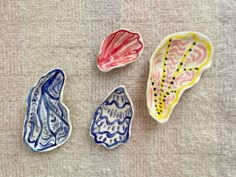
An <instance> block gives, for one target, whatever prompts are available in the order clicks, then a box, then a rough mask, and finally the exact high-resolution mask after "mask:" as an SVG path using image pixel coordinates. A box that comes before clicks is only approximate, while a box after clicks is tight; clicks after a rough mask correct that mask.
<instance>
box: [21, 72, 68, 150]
mask: <svg viewBox="0 0 236 177" xmlns="http://www.w3.org/2000/svg"><path fill="white" fill-rule="evenodd" d="M64 82H65V74H64V72H63V71H62V70H60V69H54V70H52V71H50V72H49V73H47V74H46V75H44V76H42V77H41V78H40V79H39V81H38V83H37V84H36V85H35V86H34V87H33V88H32V89H31V90H30V93H29V96H28V107H27V113H26V117H25V121H24V127H23V142H24V143H25V144H26V145H27V146H28V147H29V148H30V149H31V150H33V151H35V152H45V151H50V150H53V149H55V148H57V147H59V146H61V145H62V144H64V143H65V142H66V141H67V140H68V138H69V137H70V134H71V129H72V127H71V122H70V116H69V110H68V108H67V107H66V106H65V105H64V104H63V103H62V98H63V87H64Z"/></svg>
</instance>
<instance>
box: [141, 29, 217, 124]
mask: <svg viewBox="0 0 236 177" xmlns="http://www.w3.org/2000/svg"><path fill="white" fill-rule="evenodd" d="M212 55H213V46H212V44H211V42H210V40H209V39H208V38H207V37H206V36H205V35H203V34H201V33H197V32H180V33H174V34H171V35H169V36H167V37H166V38H165V39H164V40H163V41H162V42H161V43H160V45H159V46H158V47H157V49H156V50H155V52H154V53H153V55H152V57H151V59H150V70H149V77H148V82H147V94H146V96H147V107H148V110H149V113H150V115H151V116H152V117H153V118H154V119H155V120H157V121H158V122H160V123H164V122H166V121H167V120H168V119H169V117H170V115H171V113H172V111H173V109H174V107H175V105H176V104H177V103H178V101H179V99H180V97H181V95H182V94H183V92H184V91H185V90H186V89H188V88H190V87H192V86H193V85H194V84H196V83H197V82H198V81H199V79H200V77H201V75H202V73H203V71H204V70H206V69H207V68H209V67H210V66H211V63H212Z"/></svg>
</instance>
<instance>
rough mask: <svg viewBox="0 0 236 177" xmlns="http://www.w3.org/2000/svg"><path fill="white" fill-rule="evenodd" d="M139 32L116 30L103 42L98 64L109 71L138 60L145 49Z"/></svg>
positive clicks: (104, 70) (103, 69) (100, 67)
mask: <svg viewBox="0 0 236 177" xmlns="http://www.w3.org/2000/svg"><path fill="white" fill-rule="evenodd" d="M143 47H144V46H143V42H142V38H141V36H140V34H139V33H135V32H131V31H129V30H126V29H121V30H118V31H115V32H113V33H111V34H110V35H108V36H107V37H106V38H105V40H104V41H103V42H102V45H101V48H100V52H99V55H98V58H97V66H98V68H99V69H100V70H101V71H103V72H107V71H110V70H112V69H114V68H118V67H122V66H125V65H127V64H129V63H132V62H134V61H136V60H137V59H138V58H139V56H140V55H141V53H142V51H143Z"/></svg>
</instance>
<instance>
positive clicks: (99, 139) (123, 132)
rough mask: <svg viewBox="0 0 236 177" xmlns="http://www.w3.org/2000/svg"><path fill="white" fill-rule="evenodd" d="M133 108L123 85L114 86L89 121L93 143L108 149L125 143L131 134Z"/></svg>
mask: <svg viewBox="0 0 236 177" xmlns="http://www.w3.org/2000/svg"><path fill="white" fill-rule="evenodd" d="M133 116H134V108H133V103H132V100H131V99H130V97H129V95H128V93H127V91H126V89H125V87H124V86H123V85H120V86H118V87H117V88H115V89H114V90H113V91H112V92H111V93H110V94H109V95H108V97H107V98H106V99H105V100H104V101H103V102H102V103H101V104H100V105H99V106H98V108H97V110H96V112H95V113H94V117H93V120H92V123H91V128H90V135H91V136H92V137H93V138H94V141H95V143H97V144H102V145H103V146H104V147H106V148H108V149H112V148H115V147H116V146H118V145H120V144H122V143H126V142H127V141H128V140H129V138H130V136H131V124H132V119H133Z"/></svg>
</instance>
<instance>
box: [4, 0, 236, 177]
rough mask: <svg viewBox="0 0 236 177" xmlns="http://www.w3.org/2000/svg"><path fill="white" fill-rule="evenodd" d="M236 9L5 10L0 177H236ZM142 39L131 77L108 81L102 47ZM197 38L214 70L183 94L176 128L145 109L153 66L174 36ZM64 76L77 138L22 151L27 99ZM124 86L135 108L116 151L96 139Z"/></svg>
mask: <svg viewBox="0 0 236 177" xmlns="http://www.w3.org/2000/svg"><path fill="white" fill-rule="evenodd" d="M235 16H236V2H235V0H227V1H226V0H146V1H141V0H107V1H106V0H87V1H83V0H28V1H27V0H0V176H1V177H54V176H56V177H103V176H109V177H136V176H137V177H195V176H196V177H211V176H217V177H235V176H236V134H235V131H236V91H235V89H236V76H235V67H236V43H235V40H236V35H235V34H236V33H235V30H236V19H235ZM122 27H123V28H128V29H130V30H133V31H137V32H140V33H141V35H142V37H143V40H144V44H145V49H144V52H143V54H142V56H141V57H140V59H139V60H138V61H137V62H135V63H132V64H130V65H128V66H126V67H124V68H120V69H115V70H113V71H111V72H109V73H102V72H100V71H99V70H98V68H97V66H96V57H97V54H98V51H99V47H100V44H101V42H102V40H103V39H104V38H105V37H106V35H107V34H109V33H110V32H112V31H114V30H116V29H119V28H122ZM190 30H191V31H198V32H201V33H204V34H205V35H207V36H208V37H209V38H210V39H211V41H212V43H213V45H214V47H215V54H214V58H213V65H212V67H211V68H210V69H208V70H207V71H206V72H205V73H204V74H203V76H202V78H201V80H200V82H199V83H198V84H197V85H196V86H194V87H193V88H191V89H189V90H188V91H186V92H185V93H184V95H183V96H182V98H181V100H180V101H179V103H178V105H177V106H176V109H175V110H174V112H173V113H172V115H171V117H170V120H169V122H167V123H166V124H158V123H157V122H155V121H154V120H153V119H152V118H151V117H150V116H149V114H148V111H147V108H146V98H145V91H146V81H147V77H148V70H149V68H148V63H149V59H150V57H151V55H152V53H153V51H154V49H155V48H156V47H157V45H158V44H159V43H160V41H161V40H162V39H163V38H164V37H165V36H166V35H168V34H171V33H173V32H179V31H190ZM54 67H59V68H61V69H63V70H64V71H65V72H66V75H67V80H66V85H65V89H64V103H65V104H66V105H67V106H68V108H69V109H70V113H71V121H72V125H73V131H72V135H71V138H70V139H69V140H68V142H67V143H66V144H64V145H63V146H61V147H60V148H58V149H56V150H54V151H51V152H48V153H39V154H37V153H33V152H31V151H30V150H28V149H27V148H26V147H25V145H23V144H22V137H21V134H22V127H23V121H24V116H25V112H26V101H27V100H26V99H27V96H28V93H29V90H30V88H31V87H32V86H33V85H34V84H35V82H36V81H37V79H38V78H39V77H40V76H41V75H42V74H44V73H45V72H47V71H49V70H51V69H53V68H54ZM119 84H123V85H125V86H126V88H127V91H128V92H129V94H130V96H131V98H132V100H133V103H134V108H135V117H134V119H133V125H132V136H131V138H130V141H129V142H128V143H127V144H125V145H121V146H119V147H117V148H115V149H113V150H106V149H105V148H104V147H102V146H98V145H95V143H94V142H93V139H92V138H91V137H90V136H89V127H90V122H91V119H92V117H93V113H94V111H95V109H96V106H97V105H98V104H99V103H100V102H101V101H102V100H103V99H104V97H105V96H106V95H107V94H108V93H109V92H110V91H111V90H112V89H113V88H114V87H116V86H118V85H119Z"/></svg>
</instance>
